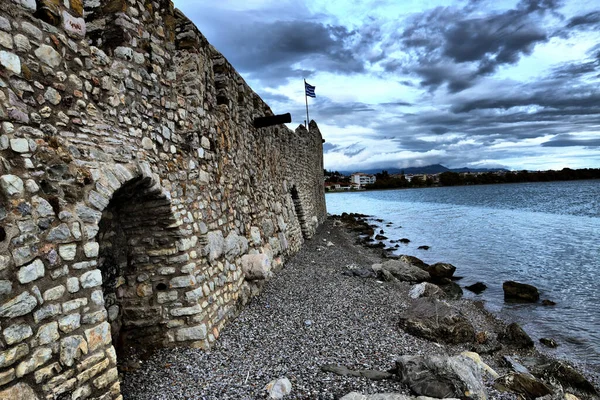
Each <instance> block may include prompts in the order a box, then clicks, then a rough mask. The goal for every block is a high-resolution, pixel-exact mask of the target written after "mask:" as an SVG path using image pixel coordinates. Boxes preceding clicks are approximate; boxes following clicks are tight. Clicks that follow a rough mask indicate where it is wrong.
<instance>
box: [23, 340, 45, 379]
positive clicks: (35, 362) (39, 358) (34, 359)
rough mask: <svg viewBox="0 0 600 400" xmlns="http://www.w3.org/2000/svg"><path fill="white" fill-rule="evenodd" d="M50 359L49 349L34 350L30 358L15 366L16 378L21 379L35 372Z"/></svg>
mask: <svg viewBox="0 0 600 400" xmlns="http://www.w3.org/2000/svg"><path fill="white" fill-rule="evenodd" d="M51 358H52V350H51V349H50V348H48V347H41V348H38V349H36V350H35V351H34V352H33V354H32V355H31V357H30V358H28V359H27V360H25V361H22V362H21V363H19V365H18V366H17V368H16V370H15V372H16V375H17V378H21V377H23V376H25V375H27V374H29V373H31V372H33V371H35V370H36V369H38V368H39V367H41V366H42V365H44V364H45V363H47V362H48V361H49V360H50V359H51Z"/></svg>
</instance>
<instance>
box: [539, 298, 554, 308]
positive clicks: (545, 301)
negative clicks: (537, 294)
mask: <svg viewBox="0 0 600 400" xmlns="http://www.w3.org/2000/svg"><path fill="white" fill-rule="evenodd" d="M542 305H543V306H555V305H556V303H555V302H553V301H552V300H548V299H545V300H542Z"/></svg>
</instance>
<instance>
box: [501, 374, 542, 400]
mask: <svg viewBox="0 0 600 400" xmlns="http://www.w3.org/2000/svg"><path fill="white" fill-rule="evenodd" d="M494 387H495V388H496V389H498V390H500V391H504V392H513V393H518V394H520V395H522V396H524V397H525V398H526V399H528V400H529V399H530V400H533V399H535V398H537V397H542V396H545V395H547V394H551V393H552V390H551V389H550V387H548V386H547V385H546V384H545V383H544V382H542V381H540V380H539V379H537V378H536V377H534V376H533V375H530V374H525V373H520V372H511V373H509V374H507V375H504V376H502V377H500V378H498V379H496V381H495V382H494Z"/></svg>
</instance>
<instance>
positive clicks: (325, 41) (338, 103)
mask: <svg viewBox="0 0 600 400" xmlns="http://www.w3.org/2000/svg"><path fill="white" fill-rule="evenodd" d="M192 1H193V3H192ZM175 3H176V6H178V7H179V8H181V9H182V10H183V11H184V12H185V13H186V14H187V15H188V16H189V17H190V18H192V19H193V20H194V21H195V22H196V23H197V25H198V27H199V28H200V30H201V31H202V32H204V33H205V34H206V36H207V38H208V39H209V41H210V42H211V43H212V44H213V45H215V47H217V49H218V50H220V51H221V52H222V53H223V54H224V55H225V56H226V57H227V58H228V59H229V61H230V62H231V63H232V64H233V66H234V67H235V68H236V69H237V70H238V71H240V73H241V74H242V75H243V76H244V78H245V79H246V80H247V81H248V83H249V84H250V86H251V87H252V88H253V89H254V90H255V91H257V92H258V93H259V94H260V95H261V96H262V97H263V98H264V99H265V100H266V101H267V102H268V103H269V104H270V105H271V107H272V108H273V110H274V111H275V112H290V113H292V116H293V121H294V123H303V122H304V120H305V119H306V107H305V103H304V92H303V84H302V79H303V78H304V79H307V80H309V82H310V83H311V84H313V85H315V86H316V88H317V89H316V93H317V97H316V98H315V99H309V107H310V110H309V111H310V118H311V119H315V120H316V121H317V122H318V123H319V126H320V128H321V130H322V133H323V136H324V138H325V139H326V143H325V146H324V150H325V166H326V168H332V169H336V170H359V169H361V168H374V167H381V168H389V167H409V166H414V165H427V164H434V163H442V164H444V165H446V166H449V167H463V166H477V167H485V166H491V167H497V166H506V167H509V168H515V169H521V168H528V169H537V168H544V169H545V168H562V167H573V168H577V167H597V166H598V165H600V155H599V152H598V146H599V143H598V140H599V139H598V137H600V122H598V115H600V12H599V11H598V9H597V6H595V5H594V4H592V3H593V2H592V3H590V4H582V3H581V2H579V1H577V0H565V1H557V0H521V1H519V2H518V3H516V4H515V2H514V1H508V0H499V1H494V2H491V1H487V0H457V1H455V2H454V3H453V4H452V5H448V3H447V1H443V0H431V1H428V2H427V3H426V4H427V6H425V5H423V4H424V3H421V2H418V3H415V4H412V3H410V2H408V3H406V4H403V3H402V2H398V1H396V0H361V1H357V2H353V3H352V5H349V3H348V2H347V1H343V0H306V1H302V0H279V1H275V0H253V1H250V2H245V3H242V2H239V3H238V2H235V5H234V4H229V3H231V2H229V1H228V0H224V1H223V2H219V3H216V4H215V3H214V2H209V1H208V0H176V1H175ZM565 149H568V152H566V151H565Z"/></svg>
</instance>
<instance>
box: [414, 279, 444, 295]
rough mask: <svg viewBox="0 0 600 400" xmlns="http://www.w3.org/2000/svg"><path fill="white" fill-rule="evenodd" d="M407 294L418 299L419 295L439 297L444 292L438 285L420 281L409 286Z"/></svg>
mask: <svg viewBox="0 0 600 400" xmlns="http://www.w3.org/2000/svg"><path fill="white" fill-rule="evenodd" d="M408 295H409V296H410V298H411V299H418V298H420V297H431V298H434V299H440V298H442V297H444V296H445V295H444V292H443V291H442V289H440V288H439V286H437V285H434V284H433V283H429V282H421V283H418V284H416V285H413V287H411V288H410V291H409V292H408Z"/></svg>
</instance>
